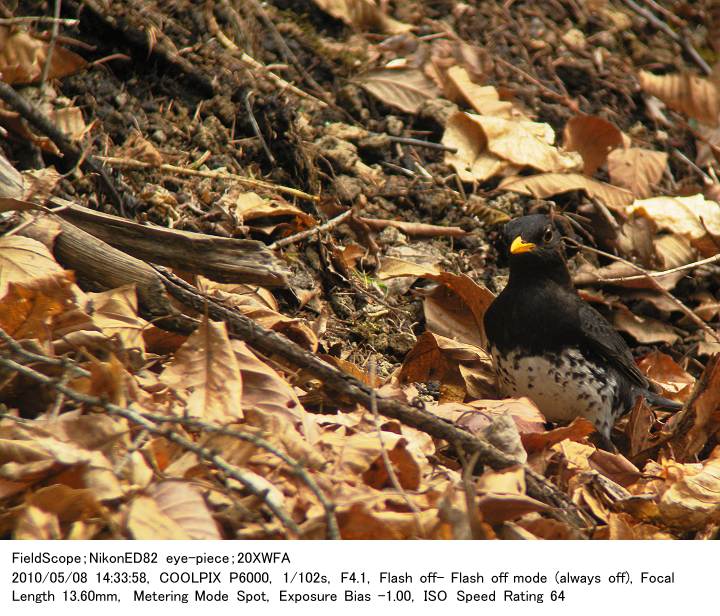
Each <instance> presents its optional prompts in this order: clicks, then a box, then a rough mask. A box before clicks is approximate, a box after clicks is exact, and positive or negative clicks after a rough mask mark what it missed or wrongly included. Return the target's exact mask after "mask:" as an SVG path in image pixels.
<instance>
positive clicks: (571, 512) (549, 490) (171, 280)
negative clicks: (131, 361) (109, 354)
mask: <svg viewBox="0 0 720 616" xmlns="http://www.w3.org/2000/svg"><path fill="white" fill-rule="evenodd" d="M156 269H157V270H158V271H159V272H160V273H161V274H162V275H163V282H164V284H165V287H166V289H167V291H168V292H169V293H170V295H172V296H173V297H175V299H177V300H179V301H180V302H182V303H183V304H185V305H186V306H189V307H191V308H194V309H195V310H198V311H199V312H201V313H205V312H206V311H207V314H208V315H209V316H210V317H211V318H212V319H214V320H217V321H223V322H225V324H226V325H227V328H228V331H229V333H230V335H231V336H232V337H235V338H239V339H241V340H244V341H245V342H247V343H248V344H249V345H250V346H251V347H253V348H255V349H257V350H258V351H259V352H260V353H263V354H264V355H267V356H277V357H281V358H282V359H283V360H284V361H285V362H287V363H288V364H290V365H292V366H294V367H296V368H303V369H305V370H306V371H307V372H308V373H310V374H311V375H312V376H314V377H315V378H317V379H318V380H320V381H321V382H322V383H323V384H324V386H325V387H326V388H327V389H328V390H329V391H331V392H333V393H335V394H336V395H338V396H339V398H340V400H350V401H353V402H356V403H358V404H361V405H362V406H364V407H365V408H370V406H371V404H372V388H370V387H368V386H367V385H365V384H364V383H361V382H360V381H358V380H357V379H355V378H353V377H351V376H349V375H347V374H344V373H343V372H341V371H340V370H337V369H336V368H334V367H333V366H331V365H330V364H328V363H327V362H325V361H323V360H321V359H320V358H318V357H317V356H316V355H313V354H312V353H309V352H307V351H305V350H304V349H303V348H301V347H300V346H299V345H297V344H296V343H294V342H292V341H291V340H289V339H288V338H286V337H285V336H282V335H281V334H278V333H276V332H274V331H271V330H267V329H265V328H264V327H261V326H260V325H258V324H257V323H255V322H254V321H253V320H252V319H249V318H248V317H246V316H244V315H242V314H240V313H239V312H237V311H234V310H230V309H228V308H225V307H224V306H223V305H221V304H219V303H218V302H216V301H215V300H213V299H212V298H210V297H207V296H203V295H200V294H199V293H198V292H197V289H195V288H194V287H192V286H191V285H189V284H188V283H186V282H184V281H183V280H181V279H180V278H177V277H176V276H174V275H172V274H170V273H169V272H167V271H166V270H164V269H163V268H156ZM160 325H162V324H160ZM377 407H378V411H379V412H380V413H381V414H383V415H385V416H386V417H390V418H392V419H397V420H398V421H400V422H401V423H403V424H405V425H408V426H411V427H413V428H417V429H418V430H420V431H422V432H425V433H427V434H429V435H431V436H433V437H435V438H438V439H442V440H445V441H448V442H449V443H452V444H453V445H454V446H455V447H456V448H458V449H460V450H462V451H464V452H465V455H468V456H470V455H472V454H473V453H474V452H476V451H477V452H479V458H478V459H479V460H480V462H481V463H482V464H486V465H488V466H491V467H492V468H496V469H501V468H507V467H508V466H514V465H516V464H517V460H516V459H515V458H513V457H512V456H509V455H508V454H506V453H504V452H503V451H501V450H500V449H498V448H497V447H495V446H494V445H492V444H491V443H489V442H488V441H486V440H484V439H480V438H477V437H475V436H473V435H472V434H470V433H468V432H465V431H464V430H461V429H459V428H457V427H456V426H454V425H453V424H452V423H450V422H447V421H445V420H443V419H441V418H439V417H436V416H435V415H433V414H432V413H429V412H427V411H425V410H420V409H417V408H414V407H411V406H409V405H406V404H403V403H402V402H399V401H397V400H392V399H389V398H382V397H378V398H377ZM525 474H526V478H527V492H528V494H529V495H530V496H532V497H533V498H535V499H537V500H540V501H542V502H544V503H547V504H549V505H550V506H551V507H554V508H555V509H554V510H553V511H552V512H551V515H553V516H554V517H556V518H558V519H560V520H562V521H564V522H566V523H568V524H570V525H572V526H574V527H576V528H578V529H580V528H582V527H583V526H585V525H586V524H587V523H588V521H589V519H590V518H589V517H588V516H587V514H585V513H584V512H583V511H582V510H580V509H579V508H578V507H577V506H576V505H575V504H574V503H573V502H572V501H571V500H570V499H569V498H568V497H567V495H565V494H564V493H562V492H561V491H560V490H558V489H557V488H555V487H554V486H552V485H551V484H550V483H549V482H548V481H547V480H546V479H545V477H543V476H542V475H540V474H539V473H536V472H535V471H533V470H532V469H530V468H529V467H526V468H525Z"/></svg>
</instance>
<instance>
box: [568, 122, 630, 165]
mask: <svg viewBox="0 0 720 616" xmlns="http://www.w3.org/2000/svg"><path fill="white" fill-rule="evenodd" d="M622 145H623V135H622V133H621V132H620V129H619V128H618V127H617V126H615V125H614V124H613V123H612V122H608V121H607V120H603V119H602V118H600V117H598V116H592V115H577V116H574V117H572V118H570V119H569V120H568V122H567V124H566V125H565V129H564V131H563V147H564V148H565V149H566V150H568V151H570V152H578V153H579V154H580V156H582V159H583V163H584V164H583V173H584V174H585V175H587V176H592V175H593V174H594V173H595V172H596V171H597V170H598V169H599V168H600V167H602V166H603V165H604V164H605V161H606V160H607V157H608V154H609V153H610V151H611V150H612V149H613V148H616V147H618V146H622Z"/></svg>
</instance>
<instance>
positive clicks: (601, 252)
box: [565, 237, 720, 342]
mask: <svg viewBox="0 0 720 616" xmlns="http://www.w3.org/2000/svg"><path fill="white" fill-rule="evenodd" d="M565 241H566V242H569V243H571V244H573V245H575V246H577V247H578V248H579V249H580V250H583V251H585V252H592V253H594V254H597V255H601V256H603V257H607V258H608V259H613V260H614V261H619V262H620V263H624V264H625V265H627V266H628V267H631V268H632V269H634V270H635V271H636V272H639V273H640V274H641V277H642V278H645V279H646V280H649V281H650V283H651V284H652V286H653V288H654V289H656V290H657V291H659V292H660V293H662V294H663V295H665V296H666V297H667V298H668V299H669V300H670V301H671V302H672V303H673V304H675V306H677V309H678V310H680V312H682V313H683V314H684V315H685V316H686V317H687V318H688V319H690V320H691V321H692V322H693V323H695V325H697V326H698V327H699V328H700V329H702V330H703V331H704V332H705V333H706V334H708V335H709V336H711V337H712V338H713V339H715V340H717V341H718V342H720V335H718V333H717V332H716V331H715V330H713V329H712V327H710V326H709V325H708V324H707V323H705V321H703V320H702V319H701V318H700V317H699V316H698V315H696V314H695V313H694V312H693V311H692V310H690V308H688V307H687V306H686V305H685V304H683V303H682V302H681V301H680V300H679V299H678V298H677V297H675V296H674V295H673V294H672V293H670V291H668V290H667V289H664V288H663V286H662V285H661V284H660V283H659V282H658V281H657V280H656V279H655V278H654V277H653V276H652V275H651V274H650V272H648V271H647V270H646V269H644V268H642V267H640V266H639V265H635V264H634V263H633V262H632V261H628V260H627V259H623V258H622V257H618V256H617V255H614V254H611V253H609V252H605V251H604V250H598V249H597V248H592V247H590V246H585V245H584V244H581V243H580V242H576V241H575V240H573V239H572V238H567V237H566V238H565Z"/></svg>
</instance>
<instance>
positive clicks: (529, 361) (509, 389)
mask: <svg viewBox="0 0 720 616" xmlns="http://www.w3.org/2000/svg"><path fill="white" fill-rule="evenodd" d="M505 238H506V240H507V244H508V246H509V247H510V251H509V252H510V279H509V281H508V284H507V286H506V287H505V289H503V291H502V292H501V293H500V294H499V295H498V297H497V298H496V299H495V301H494V302H493V303H492V304H491V306H490V307H489V308H488V310H487V312H486V314H485V332H486V334H487V338H488V341H489V343H490V351H491V354H492V357H493V362H494V364H495V370H496V373H497V377H498V386H499V388H500V390H501V392H502V393H503V394H504V395H507V396H527V397H529V398H530V399H532V400H533V401H534V402H535V403H536V404H537V406H538V408H539V409H540V410H541V411H542V413H543V414H544V415H545V417H546V418H547V419H548V420H550V421H556V422H568V421H570V420H572V419H573V418H575V417H578V416H580V417H585V418H587V419H588V420H590V421H591V422H592V423H593V424H594V425H595V427H596V429H597V430H598V432H599V433H600V434H601V436H602V438H603V439H605V441H607V442H608V443H609V438H610V432H611V430H612V427H613V425H614V424H615V421H616V420H617V418H618V417H620V416H621V415H623V414H624V413H626V412H627V411H628V410H629V409H630V408H631V407H632V405H633V402H634V400H635V399H636V397H637V396H645V397H646V398H647V399H648V400H649V401H650V402H651V403H653V404H656V405H658V406H664V407H666V408H678V407H679V405H678V404H676V403H674V402H671V401H670V400H666V399H664V398H662V397H661V396H659V395H657V394H655V393H653V392H652V391H651V390H650V384H649V382H648V381H647V379H646V378H645V377H644V376H643V375H642V373H641V372H640V371H639V370H638V368H637V366H636V364H635V362H634V360H633V357H632V354H631V353H630V349H629V348H628V346H627V343H626V342H625V340H624V339H623V338H622V337H621V336H620V334H618V333H617V331H615V329H614V328H613V327H612V325H610V323H609V322H608V321H607V320H606V319H605V317H603V316H602V315H601V314H600V313H599V312H597V310H595V309H594V308H593V307H592V306H590V305H589V304H587V303H585V302H584V301H583V300H582V299H581V298H580V297H579V296H578V294H577V292H576V290H575V288H574V287H573V284H572V280H571V278H570V274H569V272H568V269H567V265H566V262H565V255H564V252H563V244H562V235H561V233H560V231H559V229H558V228H557V227H556V225H555V224H554V223H553V221H552V220H551V218H550V217H549V216H546V215H543V214H535V215H531V216H524V217H522V218H518V219H516V220H513V221H511V222H509V223H508V224H507V225H506V227H505Z"/></svg>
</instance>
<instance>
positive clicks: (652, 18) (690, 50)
mask: <svg viewBox="0 0 720 616" xmlns="http://www.w3.org/2000/svg"><path fill="white" fill-rule="evenodd" d="M622 1H623V2H624V3H625V4H626V5H627V6H628V7H630V8H631V9H632V10H633V11H635V12H636V13H637V14H638V15H641V16H642V17H644V18H645V19H647V20H648V21H649V22H650V23H651V24H652V25H653V26H655V27H656V28H657V29H658V30H661V31H662V32H664V33H665V34H667V35H668V36H669V37H670V38H671V39H672V40H673V41H675V42H676V43H677V44H678V45H680V47H682V48H683V49H684V50H685V52H686V53H687V54H688V56H690V58H691V59H692V61H693V62H695V64H697V65H698V66H699V67H700V69H701V70H702V72H703V73H705V74H706V75H710V74H711V73H712V68H710V65H709V64H708V63H707V62H705V60H703V58H702V56H701V55H700V54H699V53H698V52H697V49H695V48H694V47H693V46H692V44H691V43H690V41H689V40H688V38H687V35H686V36H680V35H679V34H678V33H677V32H675V31H674V30H673V29H672V28H671V27H670V26H668V25H667V24H666V23H665V22H664V21H663V20H662V19H660V18H659V17H658V16H657V15H655V14H654V13H653V12H652V11H651V10H650V9H647V8H645V7H644V6H640V5H639V4H638V3H637V2H634V0H622Z"/></svg>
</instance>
